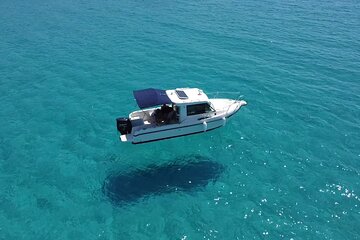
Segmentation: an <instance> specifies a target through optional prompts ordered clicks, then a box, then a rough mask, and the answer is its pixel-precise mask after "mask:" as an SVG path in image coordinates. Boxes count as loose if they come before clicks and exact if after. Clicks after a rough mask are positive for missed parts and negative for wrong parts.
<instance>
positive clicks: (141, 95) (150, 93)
mask: <svg viewBox="0 0 360 240" xmlns="http://www.w3.org/2000/svg"><path fill="white" fill-rule="evenodd" d="M134 97H135V99H136V102H137V104H138V106H139V108H148V107H153V106H157V105H161V104H168V103H172V102H171V100H170V98H169V97H168V96H167V95H166V92H165V90H161V89H154V88H148V89H143V90H137V91H134Z"/></svg>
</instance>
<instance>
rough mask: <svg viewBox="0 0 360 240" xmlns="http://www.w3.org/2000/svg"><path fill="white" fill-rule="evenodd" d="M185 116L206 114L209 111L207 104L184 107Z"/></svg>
mask: <svg viewBox="0 0 360 240" xmlns="http://www.w3.org/2000/svg"><path fill="white" fill-rule="evenodd" d="M186 111H187V115H188V116H191V115H197V114H202V113H207V112H210V111H211V108H210V106H209V104H208V103H201V104H194V105H188V106H186Z"/></svg>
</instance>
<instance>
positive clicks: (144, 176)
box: [102, 155, 225, 206]
mask: <svg viewBox="0 0 360 240" xmlns="http://www.w3.org/2000/svg"><path fill="white" fill-rule="evenodd" d="M184 160H186V161H184ZM224 169H225V168H224V166H223V165H222V164H220V163H217V162H215V161H212V160H210V159H208V158H205V157H203V156H200V155H190V156H186V157H182V158H177V159H175V161H172V162H170V163H169V164H165V165H149V166H147V167H145V168H143V169H135V170H133V171H129V172H125V173H123V172H120V173H114V174H110V175H109V176H108V177H107V178H106V179H105V181H104V184H103V187H102V191H103V193H104V194H105V195H106V196H107V197H108V199H109V200H110V201H111V202H112V203H113V204H115V205H120V206H122V205H127V204H132V203H136V202H138V201H140V200H143V199H144V198H146V197H149V196H154V195H161V194H165V193H171V192H177V191H181V192H192V191H195V190H199V189H201V188H204V187H205V186H207V185H208V184H209V183H210V182H215V181H216V180H217V179H218V178H219V176H220V175H221V173H222V172H223V171H224Z"/></svg>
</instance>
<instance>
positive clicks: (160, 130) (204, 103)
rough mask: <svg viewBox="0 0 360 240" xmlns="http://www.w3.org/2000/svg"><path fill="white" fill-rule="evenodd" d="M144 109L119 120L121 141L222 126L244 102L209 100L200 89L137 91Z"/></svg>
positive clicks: (135, 141) (155, 138) (148, 139)
mask: <svg viewBox="0 0 360 240" xmlns="http://www.w3.org/2000/svg"><path fill="white" fill-rule="evenodd" d="M134 97H135V99H136V102H137V104H138V106H139V108H140V109H141V110H138V111H135V112H132V113H130V115H129V117H128V118H117V119H116V125H117V129H118V131H119V132H120V139H121V141H122V142H131V143H133V144H139V143H147V142H153V141H159V140H164V139H169V138H174V137H181V136H187V135H191V134H196V133H203V132H208V131H211V130H214V129H216V128H219V127H222V126H224V125H225V124H226V121H227V119H228V118H229V117H231V116H232V115H233V114H235V113H236V112H237V111H238V110H239V109H240V108H241V107H242V106H244V105H246V102H245V101H243V100H232V99H223V98H214V99H209V98H208V97H207V95H206V94H205V93H204V92H203V91H202V90H201V89H198V88H177V89H174V90H160V89H153V88H149V89H143V90H138V91H134Z"/></svg>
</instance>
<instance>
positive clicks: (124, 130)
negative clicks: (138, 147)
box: [116, 118, 132, 135]
mask: <svg viewBox="0 0 360 240" xmlns="http://www.w3.org/2000/svg"><path fill="white" fill-rule="evenodd" d="M116 127H117V130H118V131H119V132H120V133H121V135H125V134H129V133H131V129H132V125H131V121H130V119H129V118H117V119H116Z"/></svg>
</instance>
